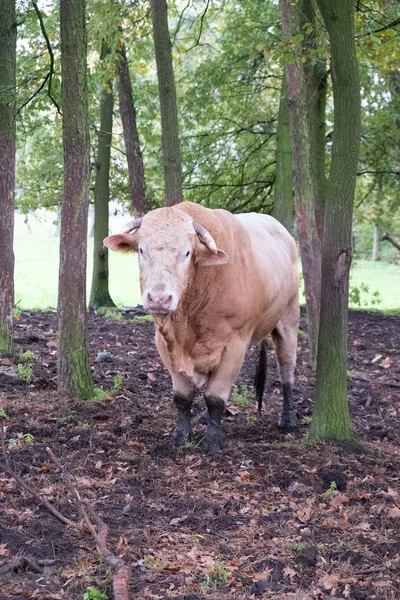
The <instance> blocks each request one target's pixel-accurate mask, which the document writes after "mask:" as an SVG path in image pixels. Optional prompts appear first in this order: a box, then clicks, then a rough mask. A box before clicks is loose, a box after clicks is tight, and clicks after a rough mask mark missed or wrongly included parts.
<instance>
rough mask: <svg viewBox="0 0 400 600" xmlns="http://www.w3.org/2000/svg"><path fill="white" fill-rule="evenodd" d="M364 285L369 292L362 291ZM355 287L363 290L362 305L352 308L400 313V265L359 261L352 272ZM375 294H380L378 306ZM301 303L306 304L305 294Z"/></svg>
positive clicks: (351, 284)
mask: <svg viewBox="0 0 400 600" xmlns="http://www.w3.org/2000/svg"><path fill="white" fill-rule="evenodd" d="M362 284H363V285H364V286H368V288H369V291H368V292H365V291H363V290H362V289H361V285H362ZM354 287H358V288H359V289H361V291H360V300H361V302H360V304H355V303H353V302H350V308H354V309H358V310H360V309H363V310H380V311H383V312H393V313H399V312H400V265H395V264H392V263H387V262H381V261H377V262H372V261H370V260H358V259H357V260H355V261H354V263H353V266H352V268H351V272H350V290H351V289H352V288H354ZM302 289H303V284H302ZM374 292H378V293H379V300H380V302H379V303H378V304H376V303H374V301H375V297H374ZM300 302H301V303H302V304H305V299H304V294H303V293H301V294H300Z"/></svg>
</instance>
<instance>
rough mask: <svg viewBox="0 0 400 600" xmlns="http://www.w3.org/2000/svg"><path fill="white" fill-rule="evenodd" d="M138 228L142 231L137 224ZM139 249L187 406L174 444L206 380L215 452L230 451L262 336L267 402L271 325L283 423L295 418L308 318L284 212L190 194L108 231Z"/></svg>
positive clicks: (209, 443)
mask: <svg viewBox="0 0 400 600" xmlns="http://www.w3.org/2000/svg"><path fill="white" fill-rule="evenodd" d="M132 232H133V233H132ZM104 244H105V246H107V247H108V248H111V249H112V250H115V251H122V252H129V251H133V252H138V254H139V265H140V287H141V291H142V298H143V306H144V308H145V309H146V310H147V311H148V312H150V313H151V314H152V315H153V317H154V323H155V327H156V345H157V348H158V351H159V353H160V356H161V359H162V361H163V363H164V365H165V366H166V367H167V369H168V371H169V373H170V375H171V378H172V384H173V392H174V401H175V404H176V407H177V409H178V417H177V423H176V428H175V431H174V434H173V438H172V440H173V443H174V444H176V445H183V444H185V443H186V442H187V441H188V440H189V439H190V436H191V405H192V401H193V397H194V392H195V390H196V389H199V388H202V389H203V390H204V396H205V400H206V404H207V409H208V417H209V419H208V426H207V430H206V433H205V436H204V438H203V446H204V448H205V449H206V451H209V452H219V451H220V450H221V443H222V433H221V418H222V415H223V413H224V410H225V402H226V401H227V400H228V397H229V394H230V391H231V388H232V386H233V384H234V382H235V379H236V377H237V375H238V373H239V371H240V368H241V366H242V364H243V360H244V357H245V354H246V350H247V349H248V347H249V346H250V344H257V343H259V342H263V344H262V352H261V354H260V360H259V365H258V368H257V372H258V374H256V392H257V397H258V401H259V407H260V408H261V402H262V394H263V389H264V383H265V371H266V364H265V360H266V359H265V338H266V336H267V335H268V334H269V333H271V335H272V339H273V342H274V346H275V354H276V358H277V363H278V367H279V374H280V379H281V384H282V391H283V409H282V415H281V420H280V425H281V427H282V428H285V429H291V428H293V427H295V425H296V417H295V411H294V408H293V403H292V388H293V383H294V369H295V364H296V349H297V331H298V324H299V300H298V290H299V277H298V271H297V252H296V245H295V242H294V240H293V238H292V236H291V235H290V234H289V233H288V231H287V230H286V229H285V228H284V227H283V226H282V225H281V224H280V223H279V222H278V221H276V220H275V219H273V218H272V217H269V216H267V215H260V214H255V213H248V214H238V215H233V214H231V213H229V212H228V211H225V210H210V209H207V208H204V207H202V206H200V205H197V204H193V203H191V202H183V203H181V204H178V205H175V206H173V207H171V208H159V209H156V210H154V211H152V212H150V213H148V214H147V215H146V216H145V217H142V218H141V219H135V220H134V221H131V222H130V223H129V224H128V225H127V226H126V227H125V228H124V233H121V234H117V235H112V236H109V237H107V238H106V239H105V240H104Z"/></svg>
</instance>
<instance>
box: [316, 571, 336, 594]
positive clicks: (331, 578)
mask: <svg viewBox="0 0 400 600" xmlns="http://www.w3.org/2000/svg"><path fill="white" fill-rule="evenodd" d="M339 581H340V576H339V575H336V574H335V573H326V574H325V575H324V576H323V577H321V578H320V579H319V581H318V583H319V585H322V586H323V587H324V589H325V590H332V593H333V594H334V593H335V591H336V588H337V585H338V583H339Z"/></svg>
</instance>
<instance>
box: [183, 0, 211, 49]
mask: <svg viewBox="0 0 400 600" xmlns="http://www.w3.org/2000/svg"><path fill="white" fill-rule="evenodd" d="M209 6H210V0H207V4H206V7H205V9H204V10H203V12H202V13H201V14H200V30H199V33H198V35H197V40H196V41H195V43H194V44H193V46H190V48H188V49H187V50H186V52H189V50H193V48H196V46H198V45H199V43H200V38H201V34H202V33H203V25H204V17H205V16H206V13H207V11H208V7H209ZM198 18H199V15H197V17H196V18H195V19H194V21H193V23H194V22H195V21H196V20H197V19H198ZM193 23H192V25H193Z"/></svg>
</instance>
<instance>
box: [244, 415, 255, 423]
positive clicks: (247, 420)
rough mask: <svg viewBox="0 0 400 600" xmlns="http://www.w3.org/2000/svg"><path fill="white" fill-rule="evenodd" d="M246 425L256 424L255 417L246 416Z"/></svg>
mask: <svg viewBox="0 0 400 600" xmlns="http://www.w3.org/2000/svg"><path fill="white" fill-rule="evenodd" d="M246 423H247V425H254V423H257V415H247V417H246Z"/></svg>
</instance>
